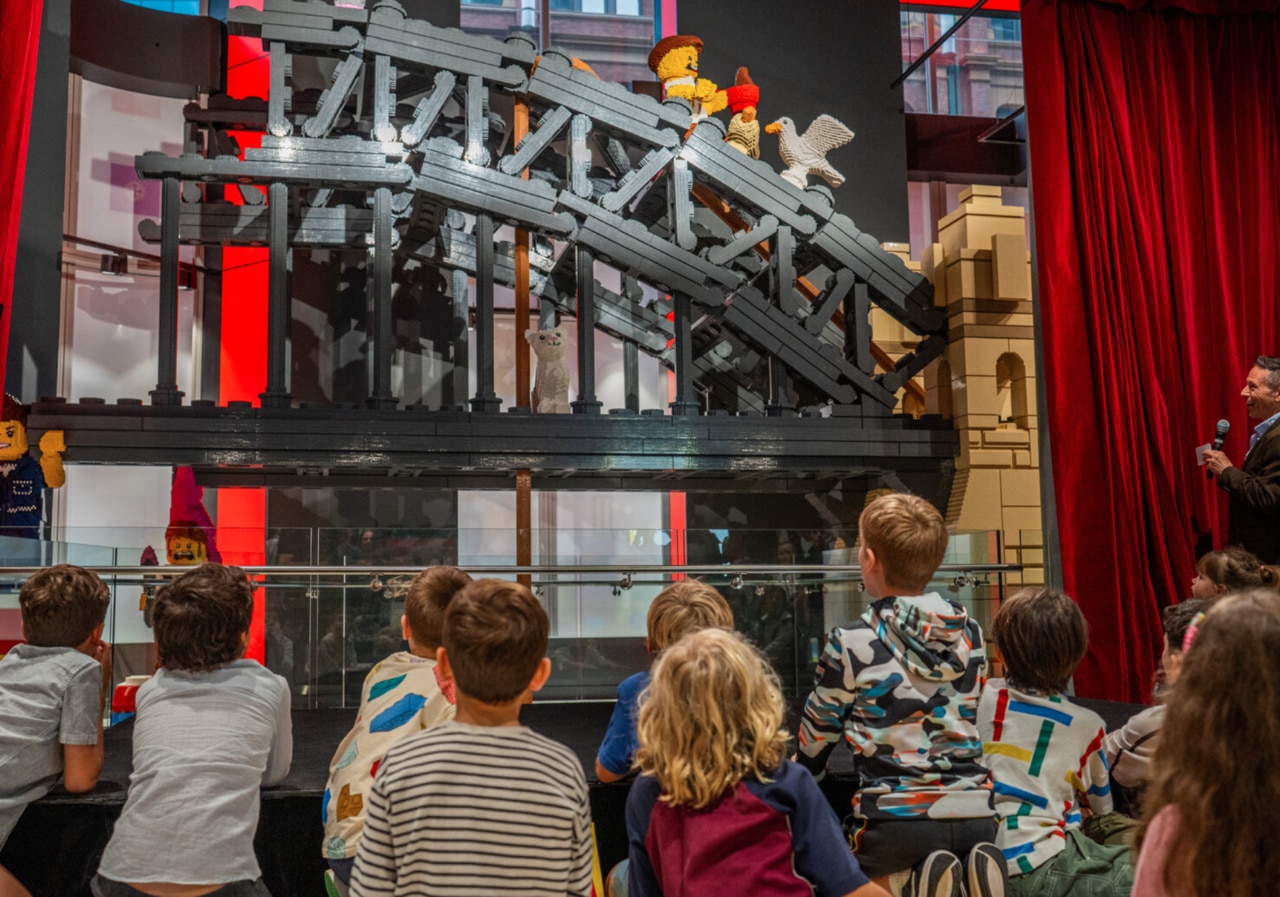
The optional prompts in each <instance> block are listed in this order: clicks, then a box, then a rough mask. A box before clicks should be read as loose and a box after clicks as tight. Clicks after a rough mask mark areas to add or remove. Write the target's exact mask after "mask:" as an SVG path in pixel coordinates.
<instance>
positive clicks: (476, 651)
mask: <svg viewBox="0 0 1280 897" xmlns="http://www.w3.org/2000/svg"><path fill="white" fill-rule="evenodd" d="M549 629H550V624H549V621H548V620H547V614H546V611H544V610H543V608H542V605H541V604H540V603H539V602H538V599H536V598H534V597H533V594H532V593H531V592H530V591H529V590H528V589H527V588H526V587H525V586H523V585H519V584H517V583H511V582H503V581H502V580H497V579H481V580H477V581H475V582H473V583H471V584H470V585H468V586H467V587H466V588H464V589H463V590H462V591H461V592H459V593H458V594H457V595H456V596H455V597H454V599H453V601H452V602H451V603H450V604H449V609H448V611H447V612H446V613H445V621H444V645H443V646H442V647H441V648H440V649H439V651H437V653H436V658H437V662H438V663H439V664H440V670H441V674H442V675H444V676H447V677H449V678H451V679H452V680H453V683H454V686H455V696H456V699H457V713H456V716H455V718H454V719H453V720H450V721H448V722H444V723H440V724H439V725H437V726H433V727H431V728H430V729H427V730H426V731H425V732H419V733H418V734H416V735H410V736H409V737H408V738H402V739H401V740H399V741H397V742H396V743H395V744H394V745H392V746H391V749H390V750H388V751H387V754H386V756H385V757H384V758H383V761H382V765H381V767H380V769H379V770H378V776H377V778H376V780H375V781H374V784H373V790H372V792H370V795H369V815H368V819H367V820H366V822H365V830H364V837H363V840H362V841H361V843H360V851H359V853H358V854H357V855H356V865H355V872H354V874H353V875H352V878H351V892H352V893H353V894H355V895H356V897H375V895H395V897H399V895H406V894H462V893H466V894H503V895H509V897H560V895H571V897H587V895H589V894H590V893H591V814H590V810H589V808H588V803H587V782H586V778H585V777H584V776H583V774H582V764H581V763H580V762H579V761H578V758H577V756H576V755H575V754H574V753H573V752H572V751H570V750H569V749H568V748H567V747H565V746H564V745H562V744H558V743H556V742H554V741H552V740H550V739H549V738H546V737H544V736H542V735H539V734H537V733H536V732H534V731H533V730H531V729H527V728H525V727H524V726H522V725H520V707H521V705H522V704H523V703H525V702H526V700H527V699H529V698H531V697H532V694H533V692H535V691H538V690H539V689H540V688H542V686H543V685H544V684H545V683H546V681H547V677H548V676H550V675H551V661H550V660H549V659H548V658H547V657H546V652H547V636H548V632H549Z"/></svg>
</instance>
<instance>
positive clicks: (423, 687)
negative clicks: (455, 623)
mask: <svg viewBox="0 0 1280 897" xmlns="http://www.w3.org/2000/svg"><path fill="white" fill-rule="evenodd" d="M453 712H454V707H453V683H452V682H448V681H446V682H444V683H441V682H440V679H439V676H438V675H437V672H436V662H435V661H434V660H430V659H427V658H423V657H417V656H415V655H413V654H410V653H409V652H408V651H397V652H396V653H395V654H392V655H391V656H390V657H388V658H387V659H386V660H383V661H382V662H381V663H379V664H377V665H376V666H375V667H374V668H373V669H372V670H370V671H369V675H368V676H366V677H365V680H364V689H363V692H362V693H361V695H360V715H359V716H357V717H356V724H355V726H353V727H352V729H351V731H350V732H348V733H347V736H346V738H344V739H342V742H341V743H340V744H339V745H338V750H337V751H335V752H334V755H333V760H332V761H331V762H330V763H329V783H328V787H327V788H326V789H325V792H324V806H323V812H324V856H325V857H326V858H328V859H331V860H342V859H352V858H354V857H355V855H356V848H357V847H358V846H359V844H360V835H361V832H362V831H363V830H364V821H365V814H366V812H367V809H368V808H367V806H366V802H367V801H368V798H369V792H370V791H371V790H372V789H373V780H374V777H375V776H376V775H377V773H378V766H379V764H381V763H382V758H383V756H384V755H385V754H386V753H387V749H388V748H390V747H391V745H393V744H395V743H396V742H397V741H399V740H400V739H401V738H404V737H405V736H406V735H413V734H414V733H417V732H421V731H422V730H423V729H427V728H429V727H431V726H434V725H435V724H436V723H442V722H445V721H446V720H451V719H453Z"/></svg>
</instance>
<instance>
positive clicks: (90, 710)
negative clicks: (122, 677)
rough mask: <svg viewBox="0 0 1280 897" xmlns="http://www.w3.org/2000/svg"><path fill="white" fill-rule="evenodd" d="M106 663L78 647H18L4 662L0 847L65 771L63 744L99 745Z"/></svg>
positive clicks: (0, 674) (0, 669) (0, 668)
mask: <svg viewBox="0 0 1280 897" xmlns="http://www.w3.org/2000/svg"><path fill="white" fill-rule="evenodd" d="M101 701H102V666H101V665H100V664H99V663H98V662H97V661H96V660H94V659H93V658H92V657H89V656H87V655H85V654H81V653H80V652H79V651H77V650H76V649H75V648H37V647H35V646H34V645H15V646H14V647H13V648H12V649H11V650H10V651H9V653H8V654H6V655H5V656H4V659H3V660H0V769H3V770H4V774H3V775H2V776H0V847H3V846H4V842H5V841H6V840H7V839H8V838H9V833H10V832H11V831H13V827H14V825H15V824H16V823H17V821H18V819H19V817H21V816H22V811H23V809H25V808H26V806H27V804H29V803H31V802H32V801H35V800H39V799H40V798H41V797H43V796H44V795H46V794H48V793H49V789H50V788H52V787H53V786H54V783H56V782H57V781H58V776H59V774H61V772H62V745H64V744H80V745H92V744H97V743H98V718H99V716H100V715H101V714H102V703H101Z"/></svg>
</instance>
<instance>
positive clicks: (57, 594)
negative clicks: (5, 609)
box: [18, 564, 111, 648]
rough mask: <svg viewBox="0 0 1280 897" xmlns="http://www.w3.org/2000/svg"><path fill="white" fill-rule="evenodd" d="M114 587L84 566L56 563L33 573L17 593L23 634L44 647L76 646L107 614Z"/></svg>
mask: <svg viewBox="0 0 1280 897" xmlns="http://www.w3.org/2000/svg"><path fill="white" fill-rule="evenodd" d="M110 604H111V590H110V589H108V588H107V584H106V583H105V582H103V581H102V580H101V579H99V578H98V576H97V574H95V573H90V572H89V571H88V570H86V569H84V568H83V567H76V566H73V565H71V564H56V565H54V566H52V567H46V568H45V569H43V570H41V571H39V572H38V573H35V574H33V575H32V577H31V578H30V579H28V580H27V581H26V582H24V583H23V584H22V591H21V592H19V593H18V607H19V609H20V611H21V613H22V635H23V638H25V639H26V641H27V644H30V645H36V646H38V647H42V648H75V647H78V646H79V645H81V644H82V643H83V642H84V640H85V639H87V638H88V637H89V636H90V635H92V634H93V631H94V630H95V629H96V628H97V627H98V625H99V624H100V623H102V621H103V619H105V618H106V615H107V606H108V605H110Z"/></svg>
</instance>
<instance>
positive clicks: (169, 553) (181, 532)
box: [164, 523, 209, 566]
mask: <svg viewBox="0 0 1280 897" xmlns="http://www.w3.org/2000/svg"><path fill="white" fill-rule="evenodd" d="M208 540H209V537H208V536H206V535H205V532H204V530H203V529H201V528H200V527H198V526H196V525H195V524H194V523H175V524H173V525H172V526H170V527H169V528H168V529H166V530H165V531H164V553H165V559H166V560H167V561H168V562H169V563H170V564H178V565H181V566H190V565H193V564H203V563H204V562H205V560H206V559H207V558H208V554H209V548H208Z"/></svg>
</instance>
